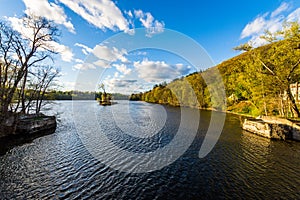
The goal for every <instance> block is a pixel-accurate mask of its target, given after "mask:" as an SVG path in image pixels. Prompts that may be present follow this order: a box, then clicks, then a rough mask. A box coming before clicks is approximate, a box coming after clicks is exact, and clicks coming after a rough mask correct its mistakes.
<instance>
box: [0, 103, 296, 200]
mask: <svg viewBox="0 0 300 200" xmlns="http://www.w3.org/2000/svg"><path fill="white" fill-rule="evenodd" d="M123 103H124V102H123ZM121 104H122V102H120V105H121ZM120 105H119V107H120ZM88 107H89V109H92V110H93V111H92V113H90V112H87V110H88ZM76 109H81V110H82V112H81V113H82V116H81V118H80V119H81V123H82V127H84V124H89V122H90V121H91V116H92V115H93V116H92V117H94V116H95V115H96V117H97V119H99V121H102V120H103V122H105V123H104V124H103V123H99V126H100V128H101V126H105V128H107V130H109V131H108V133H107V135H109V137H110V140H111V141H114V143H115V144H117V145H119V147H122V148H127V149H130V150H131V151H133V152H135V151H145V152H149V151H153V150H155V149H158V148H161V147H163V146H165V145H166V144H168V143H170V141H172V138H174V136H175V134H176V132H177V130H178V126H179V125H178V124H179V123H180V115H181V112H180V109H179V108H173V107H161V106H157V105H152V104H147V103H143V102H130V108H129V109H130V117H131V118H132V119H130V120H132V123H133V124H135V123H136V124H135V126H138V127H132V126H133V125H132V123H128V127H126V123H122V120H120V121H118V122H115V123H114V122H113V121H110V120H112V119H111V118H110V116H111V115H109V112H107V111H109V109H118V107H114V108H113V106H112V107H101V106H98V105H97V103H96V102H93V101H91V102H84V101H82V102H76ZM105 109H106V110H105ZM120 109H122V107H120ZM162 109H163V110H162ZM159 110H162V112H161V111H159ZM49 112H54V113H56V112H59V113H61V114H60V115H59V124H58V128H57V130H56V132H55V134H52V135H48V136H45V137H42V138H38V139H36V140H34V141H33V142H32V143H30V144H25V145H23V146H19V147H16V148H14V149H12V150H11V151H10V152H8V153H7V154H6V155H4V156H2V157H0V199H212V198H213V199H218V198H231V199H233V198H234V199H237V198H239V199H240V198H245V199H248V198H251V199H253V198H254V199H257V198H264V199H274V198H275V199H279V198H286V199H299V198H300V191H299V187H300V178H299V177H300V170H299V166H300V144H299V143H297V142H280V141H270V140H268V139H265V138H261V137H259V136H256V135H253V134H250V133H248V132H244V131H242V130H241V128H240V124H239V119H238V117H236V116H234V115H227V118H226V125H225V127H224V129H223V132H222V135H221V137H220V139H219V141H218V143H217V144H216V146H215V148H214V149H213V151H212V152H210V153H209V154H208V156H206V157H205V158H203V159H199V157H198V153H199V150H200V147H201V144H202V141H203V138H204V136H205V133H206V130H207V127H208V124H209V121H210V120H209V119H210V115H211V113H210V112H209V111H201V113H200V114H201V117H200V119H201V120H200V126H199V130H198V132H197V135H196V137H195V139H194V141H193V143H192V144H191V146H190V147H189V148H188V149H187V151H186V152H185V153H184V154H183V155H182V156H181V157H180V158H179V159H178V160H176V161H175V162H174V163H172V164H171V165H169V166H166V167H164V168H162V169H161V170H157V171H154V172H150V173H139V174H130V173H125V172H121V171H117V170H114V169H112V168H110V167H109V166H107V165H106V164H105V163H103V162H101V161H99V160H97V159H95V158H94V157H93V155H92V154H90V152H89V151H87V149H86V146H85V145H83V143H82V141H81V138H80V137H81V135H80V131H79V129H78V127H77V126H75V122H74V120H73V117H74V116H73V113H72V102H70V101H64V102H57V104H56V105H54V106H53V109H52V111H49ZM160 112H161V113H162V114H161V116H160V117H162V118H161V121H162V122H164V121H163V120H164V119H165V122H166V123H165V125H164V126H161V125H162V123H159V122H158V123H154V121H155V120H154V121H151V120H150V119H151V118H153V116H156V115H157V113H160ZM193 112H194V111H192V112H191V113H193ZM104 113H106V114H107V115H106V117H105V118H104V119H103V118H101V117H102V116H104ZM123 114H124V113H123ZM191 115H193V114H191ZM115 117H119V118H122V117H124V116H121V115H120V116H115ZM127 117H128V116H127ZM190 117H191V119H193V116H190ZM128 120H129V119H128ZM149 120H150V121H149ZM148 122H149V123H148ZM76 123H77V122H76ZM120 127H121V128H120ZM131 127H132V129H131ZM141 127H142V128H143V132H138V130H140V129H139V128H141ZM153 127H156V128H157V129H159V130H160V134H156V135H154V134H153V129H154V128H153ZM102 128H103V127H102ZM90 129H91V130H95V133H97V132H98V131H99V127H90ZM117 130H127V131H128V130H135V132H124V131H121V132H118V131H117ZM126 133H127V134H126ZM144 134H146V136H145V135H144ZM133 137H135V139H132V138H133ZM150 138H151V139H150ZM137 146H139V148H137ZM106 154H107V158H108V159H115V158H114V157H113V156H112V155H113V154H110V152H109V149H107V152H106ZM168 156H172V152H170V154H169V155H168ZM160 159H166V158H160ZM122 162H124V163H126V159H125V158H124V160H123V161H122Z"/></svg>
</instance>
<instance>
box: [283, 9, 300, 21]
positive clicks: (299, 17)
mask: <svg viewBox="0 0 300 200" xmlns="http://www.w3.org/2000/svg"><path fill="white" fill-rule="evenodd" d="M286 20H287V21H288V22H294V21H297V22H299V23H300V8H298V9H296V10H295V11H294V12H292V13H291V14H289V15H288V16H287V19H286Z"/></svg>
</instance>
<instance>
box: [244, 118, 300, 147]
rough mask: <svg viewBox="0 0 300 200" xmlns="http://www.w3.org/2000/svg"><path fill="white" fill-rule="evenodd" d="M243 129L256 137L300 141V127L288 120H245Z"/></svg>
mask: <svg viewBox="0 0 300 200" xmlns="http://www.w3.org/2000/svg"><path fill="white" fill-rule="evenodd" d="M242 128H243V129H244V130H246V131H249V132H251V133H254V134H256V135H259V136H262V137H266V138H270V139H276V140H295V141H300V126H299V124H297V123H294V122H292V121H290V120H287V119H281V118H276V117H261V118H258V119H245V120H244V122H243V123H242Z"/></svg>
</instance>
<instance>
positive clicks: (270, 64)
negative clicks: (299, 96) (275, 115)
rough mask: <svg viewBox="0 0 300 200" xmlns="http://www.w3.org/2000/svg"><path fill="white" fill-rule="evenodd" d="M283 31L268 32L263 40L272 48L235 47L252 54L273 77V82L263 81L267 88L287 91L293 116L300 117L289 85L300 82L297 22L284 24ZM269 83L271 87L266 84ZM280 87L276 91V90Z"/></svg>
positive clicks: (248, 45) (298, 28) (299, 38)
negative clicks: (256, 49) (258, 49)
mask: <svg viewBox="0 0 300 200" xmlns="http://www.w3.org/2000/svg"><path fill="white" fill-rule="evenodd" d="M283 27H284V28H283V30H282V31H278V32H276V33H274V34H271V33H270V32H268V31H267V32H266V34H265V35H264V36H262V38H263V39H265V40H266V41H267V42H269V43H271V44H272V45H265V46H263V47H261V49H260V51H255V50H254V49H253V47H252V46H251V45H250V44H249V43H248V44H244V45H241V46H238V47H236V48H235V50H243V51H247V52H250V53H251V54H252V55H253V59H254V60H256V62H258V63H260V65H261V66H262V68H263V69H262V70H260V72H261V73H263V74H265V75H267V76H268V77H272V79H271V80H269V81H267V79H264V80H266V82H263V84H264V86H265V87H268V88H270V89H271V90H274V89H278V90H279V91H281V92H282V93H283V91H286V94H287V97H288V99H289V100H290V102H291V108H292V110H293V115H294V117H299V116H300V112H299V109H298V108H297V105H296V101H295V98H294V96H293V95H292V92H291V88H290V85H291V84H292V83H294V82H297V81H298V80H299V75H300V69H299V64H300V50H299V45H300V25H299V24H298V23H296V22H292V23H287V24H284V26H283ZM267 84H268V85H267ZM275 86H276V87H277V88H276V87H275Z"/></svg>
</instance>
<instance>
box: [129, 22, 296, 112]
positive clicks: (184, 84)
mask: <svg viewBox="0 0 300 200" xmlns="http://www.w3.org/2000/svg"><path fill="white" fill-rule="evenodd" d="M263 38H264V39H266V40H267V41H268V42H269V44H267V45H265V46H261V47H258V48H255V49H254V48H252V47H251V45H249V44H245V45H241V46H239V47H237V48H236V50H243V51H246V52H244V53H242V54H240V55H239V56H236V57H234V58H231V59H229V60H227V61H225V62H223V63H221V64H219V65H217V66H215V67H214V69H216V68H217V69H218V70H219V72H220V74H221V77H222V79H223V83H224V86H225V92H226V102H227V106H226V107H218V105H217V104H212V103H211V95H210V92H209V90H208V87H207V83H206V82H205V81H204V78H203V77H204V76H205V77H207V76H210V71H212V69H208V70H206V71H204V72H198V73H193V74H190V75H188V76H186V77H183V78H181V79H176V80H174V81H172V82H171V83H169V84H160V85H156V86H155V87H154V88H153V89H152V90H150V91H148V92H145V93H140V94H132V95H131V100H143V101H147V102H152V103H161V104H169V105H173V106H179V105H181V106H190V107H198V108H203V109H218V110H227V111H232V112H236V113H245V114H250V115H253V116H257V115H280V116H284V117H299V110H298V108H297V106H296V105H297V103H296V98H294V97H293V95H292V92H291V89H290V84H292V83H295V82H299V80H300V65H299V62H300V30H299V24H298V23H290V24H288V25H286V27H285V29H284V31H281V32H277V33H275V34H270V33H269V32H266V35H265V36H264V37H263ZM205 80H206V79H205ZM214 84H215V85H214V86H213V87H218V84H220V83H218V81H216V83H214ZM193 94H194V95H193ZM195 97H196V98H195ZM220 101H221V100H220ZM223 101H225V99H224V100H223Z"/></svg>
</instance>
